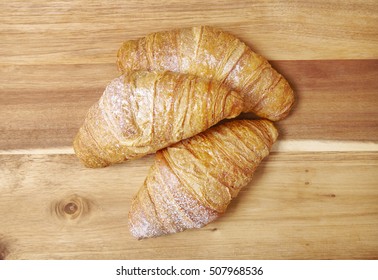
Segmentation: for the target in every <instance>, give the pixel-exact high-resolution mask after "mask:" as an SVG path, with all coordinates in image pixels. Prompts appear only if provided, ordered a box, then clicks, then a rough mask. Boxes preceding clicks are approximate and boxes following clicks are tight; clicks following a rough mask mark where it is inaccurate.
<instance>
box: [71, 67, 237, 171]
mask: <svg viewBox="0 0 378 280" xmlns="http://www.w3.org/2000/svg"><path fill="white" fill-rule="evenodd" d="M242 109H243V100H242V98H241V96H240V94H239V93H237V92H235V91H232V90H230V89H229V88H228V87H226V86H224V85H221V84H220V83H218V82H217V81H209V80H204V79H202V78H200V77H196V76H193V75H188V74H179V73H173V72H159V73H157V72H149V71H138V72H132V73H129V74H128V75H123V76H121V77H119V78H117V79H114V80H113V81H112V82H111V83H110V84H109V85H108V86H107V88H106V89H105V91H104V93H103V95H102V97H101V98H100V100H99V101H98V102H97V103H96V104H94V105H93V106H92V107H91V108H90V109H89V112H88V114H87V116H86V118H85V121H84V124H83V126H82V127H81V128H80V130H79V132H78V134H77V135H76V137H75V140H74V143H73V145H74V150H75V153H76V154H77V156H78V157H79V159H80V160H81V161H82V162H83V163H84V164H85V165H86V166H87V167H104V166H107V165H109V164H112V163H118V162H122V161H124V160H127V159H132V158H137V157H141V156H143V155H146V154H149V153H154V152H156V151H157V150H159V149H162V148H164V147H167V146H168V145H171V144H172V143H176V142H178V141H180V140H182V139H185V138H188V137H191V136H193V135H196V134H198V133H200V132H202V131H204V130H206V129H207V128H209V127H211V126H213V125H214V124H216V123H218V122H219V121H221V120H222V119H225V118H233V117H235V116H237V115H239V114H240V113H241V111H242Z"/></svg>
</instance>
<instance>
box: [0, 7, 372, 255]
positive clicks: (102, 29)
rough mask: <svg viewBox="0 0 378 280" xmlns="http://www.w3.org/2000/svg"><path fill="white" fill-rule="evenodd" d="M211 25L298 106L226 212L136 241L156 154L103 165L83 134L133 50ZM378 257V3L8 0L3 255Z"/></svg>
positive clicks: (2, 42) (2, 18) (1, 21)
mask: <svg viewBox="0 0 378 280" xmlns="http://www.w3.org/2000/svg"><path fill="white" fill-rule="evenodd" d="M200 24H207V25H214V26H218V27H221V28H223V29H224V30H227V31H229V32H231V33H233V34H234V35H236V36H238V37H239V38H240V39H242V40H244V41H245V42H246V43H247V44H248V45H249V46H250V47H251V48H252V49H254V50H255V51H256V52H258V53H260V54H262V55H264V56H265V57H267V59H269V60H270V61H271V63H272V64H273V65H274V66H275V67H276V68H277V69H278V70H279V71H280V72H281V73H283V74H284V76H285V77H287V79H288V80H289V81H290V83H291V84H292V86H293V88H294V90H295V93H296V98H297V103H296V106H295V108H294V110H293V112H292V114H291V115H290V116H289V117H288V118H287V119H285V120H283V121H281V122H279V123H277V126H278V128H279V131H280V138H279V141H278V142H277V144H276V145H275V146H274V149H273V152H272V153H271V155H270V156H269V157H268V158H267V159H266V160H265V161H264V162H263V164H262V165H261V166H260V167H259V169H258V171H257V172H256V175H255V178H254V180H253V182H252V183H251V184H249V185H248V186H247V187H245V188H244V189H243V190H242V191H241V193H240V195H239V197H238V198H237V199H235V200H234V201H233V202H232V204H231V205H230V207H229V209H228V212H227V214H226V215H224V216H223V217H222V218H221V219H219V220H217V221H216V222H214V223H212V224H210V225H208V226H207V227H205V228H203V229H200V230H191V231H187V232H183V233H180V234H176V235H171V236H164V237H160V238H156V239H150V240H142V241H137V240H134V239H133V238H132V237H131V236H130V234H129V232H128V228H127V213H128V209H129V206H130V201H131V199H132V196H133V195H134V193H135V192H136V191H137V189H139V187H140V186H141V184H142V183H143V181H144V178H145V176H146V173H147V171H148V169H149V166H150V165H151V163H152V161H153V155H151V156H148V157H146V158H142V159H139V160H135V161H130V162H127V163H125V164H120V165H117V166H112V167H108V168H105V169H96V170H92V169H87V168H84V167H83V166H82V165H81V164H80V163H79V161H78V160H77V158H76V157H75V155H74V154H73V150H72V147H71V143H72V139H73V137H74V135H75V133H76V132H77V130H78V128H79V127H80V125H81V123H82V122H83V119H84V116H85V114H86V112H87V110H88V108H89V107H90V106H91V104H92V103H94V102H95V101H96V100H97V99H98V98H99V97H100V96H101V94H102V91H103V89H104V87H105V86H106V84H107V83H108V82H109V81H110V80H111V79H113V78H115V77H117V75H119V74H118V72H117V69H116V65H115V57H116V51H117V49H118V47H119V46H120V44H121V42H122V41H124V40H127V39H134V38H138V37H141V36H143V35H145V34H147V33H150V32H155V31H160V30H167V29H171V28H176V27H188V26H194V25H200ZM70 207H71V210H72V209H73V210H76V212H74V211H71V212H70V211H69V210H70V209H69V208H70ZM72 207H73V208H72ZM75 207H77V209H76V208H75ZM72 212H74V213H73V214H72ZM70 213H71V214H70ZM377 258H378V2H377V1H375V0H364V1H329V0H327V1H320V0H313V1H263V0H257V1H241V0H234V1H203V0H198V1H172V0H170V1H152V0H146V1H135V0H133V1H88V2H86V1H24V2H20V1H1V3H0V259H377Z"/></svg>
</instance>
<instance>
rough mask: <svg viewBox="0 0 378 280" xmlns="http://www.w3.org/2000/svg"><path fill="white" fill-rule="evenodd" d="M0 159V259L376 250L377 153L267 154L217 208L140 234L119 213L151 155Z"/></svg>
mask: <svg viewBox="0 0 378 280" xmlns="http://www.w3.org/2000/svg"><path fill="white" fill-rule="evenodd" d="M0 159H1V161H0V162H1V166H0V167H1V168H0V176H1V177H0V178H1V180H2V194H1V196H0V213H2V215H1V216H0V225H1V227H0V243H2V244H3V249H2V250H3V251H5V250H7V253H6V254H7V256H6V258H7V259H41V258H42V259H46V258H47V259H50V258H54V259H71V258H75V259H76V258H85V259H87V258H89V259H103V258H105V259H108V258H109V259H160V258H162V259H209V258H210V259H234V258H239V259H287V258H288V259H292V258H297V259H298V258H299V259H312V258H314V259H371V258H374V259H375V258H378V239H377V232H378V223H377V221H378V204H377V203H376V202H377V200H378V188H377V185H376V183H377V182H378V173H377V172H376V170H377V168H378V153H377V152H375V153H366V152H362V153H351V152H349V153H283V154H282V153H281V154H280V153H278V154H277V153H273V154H272V155H271V156H269V157H268V158H267V159H266V160H265V161H264V162H263V164H262V165H261V166H260V167H259V169H258V171H257V173H256V174H255V178H254V180H253V182H252V183H251V184H250V185H249V186H247V187H246V188H244V189H243V190H242V192H241V193H240V195H239V197H238V198H237V199H236V200H235V201H233V202H232V204H231V206H230V207H229V209H228V212H227V213H226V214H225V216H224V217H222V218H220V219H219V220H218V221H216V222H215V223H212V224H210V225H209V226H207V227H205V228H203V229H200V230H191V231H188V232H184V233H180V234H177V235H171V236H165V237H160V238H156V239H151V240H142V241H137V240H135V239H133V238H132V237H131V235H130V234H129V232H128V228H127V212H128V209H129V205H130V201H131V198H132V195H133V193H134V192H135V191H136V190H137V189H138V188H139V186H140V185H141V184H142V183H143V180H144V178H145V174H146V172H147V171H148V166H149V165H151V164H152V160H153V156H149V157H147V158H145V159H141V160H137V161H133V162H128V163H125V164H121V165H117V166H112V167H108V168H104V169H96V170H93V169H87V168H84V167H82V166H81V165H80V164H79V162H78V161H77V159H76V158H75V157H74V156H73V155H1V156H0ZM125 173H127V174H133V175H129V176H124V174H125ZM356 174H358V177H359V179H360V180H359V181H356ZM70 203H71V204H70ZM70 207H71V208H70ZM72 209H73V210H72ZM235 232H237V234H235ZM0 248H1V247H0Z"/></svg>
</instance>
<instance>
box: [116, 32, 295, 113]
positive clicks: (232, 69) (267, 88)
mask: <svg viewBox="0 0 378 280" xmlns="http://www.w3.org/2000/svg"><path fill="white" fill-rule="evenodd" d="M117 57H118V59H117V64H118V68H119V69H120V71H121V72H122V73H128V72H130V71H134V70H141V69H143V70H154V71H163V70H170V71H174V72H180V73H189V74H193V75H197V76H200V77H205V78H207V79H215V80H218V81H220V82H222V83H224V84H226V85H228V86H229V87H231V88H232V89H234V90H235V91H237V92H240V93H241V94H242V96H243V98H244V108H243V112H254V113H255V114H256V115H258V116H260V117H262V118H267V119H270V120H272V121H277V120H280V119H282V118H284V117H285V116H286V115H287V114H288V113H289V111H290V109H291V107H292V105H293V103H294V95H293V91H292V89H291V88H290V85H289V84H288V82H287V81H286V80H285V79H284V78H283V77H282V76H281V75H280V74H279V73H277V72H276V71H275V70H274V69H273V68H272V67H271V65H270V64H269V63H268V61H267V60H266V59H265V58H263V57H262V56H260V55H258V54H256V53H254V52H253V51H252V50H251V49H250V48H249V47H248V46H246V45H245V44H244V43H243V42H241V41H240V40H238V39H237V38H236V37H234V36H233V35H231V34H228V33H226V32H224V31H222V30H219V29H217V28H213V27H208V26H201V27H193V28H183V29H178V30H172V31H165V32H158V33H152V34H149V35H147V36H146V37H145V38H141V39H139V40H132V41H126V42H124V43H123V44H122V46H121V47H120V49H119V50H118V55H117Z"/></svg>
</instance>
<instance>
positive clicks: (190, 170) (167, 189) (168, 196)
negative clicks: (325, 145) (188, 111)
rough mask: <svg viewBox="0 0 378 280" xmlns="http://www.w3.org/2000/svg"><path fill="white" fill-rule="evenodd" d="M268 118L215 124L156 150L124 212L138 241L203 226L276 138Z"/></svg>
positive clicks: (224, 205) (221, 209)
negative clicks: (146, 174) (148, 167)
mask: <svg viewBox="0 0 378 280" xmlns="http://www.w3.org/2000/svg"><path fill="white" fill-rule="evenodd" d="M277 135H278V133H277V130H276V129H275V127H274V126H273V124H272V123H271V122H270V121H267V120H255V121H253V120H236V121H231V122H228V123H226V124H221V125H217V126H215V127H213V128H210V129H208V130H207V131H205V132H203V133H201V134H198V135H196V136H194V137H192V138H189V139H187V140H183V141H181V142H179V143H177V144H175V145H173V146H170V147H168V148H166V149H163V150H161V151H158V152H157V153H156V159H155V163H154V165H153V166H152V167H151V169H150V171H149V174H148V176H147V178H146V180H145V182H144V185H143V186H142V187H141V189H140V190H139V192H138V193H137V195H136V197H135V198H134V199H133V202H132V205H131V209H130V212H129V227H130V231H131V233H132V235H133V236H134V237H136V238H138V239H140V238H148V237H156V236H159V235H163V234H169V233H175V232H180V231H183V230H185V229H190V228H199V227H202V226H205V225H207V224H208V223H210V222H211V221H213V220H214V219H216V218H217V217H219V216H220V215H221V214H222V213H224V212H225V210H226V208H227V206H228V204H229V203H230V201H231V199H232V198H234V197H236V196H237V194H238V192H239V191H240V189H241V188H242V187H243V186H245V185H246V184H248V182H250V180H251V179H252V175H253V173H254V171H255V169H256V167H257V166H258V165H259V163H260V162H261V161H262V159H263V158H264V157H266V156H267V155H268V154H269V150H270V148H271V146H272V144H273V143H274V142H275V141H276V139H277Z"/></svg>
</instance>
